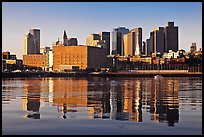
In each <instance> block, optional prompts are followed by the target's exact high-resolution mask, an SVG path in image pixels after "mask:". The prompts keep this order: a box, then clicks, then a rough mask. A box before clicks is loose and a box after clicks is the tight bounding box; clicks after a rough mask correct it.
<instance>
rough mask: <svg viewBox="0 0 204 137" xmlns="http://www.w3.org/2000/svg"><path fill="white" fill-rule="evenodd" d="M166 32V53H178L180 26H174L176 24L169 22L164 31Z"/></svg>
mask: <svg viewBox="0 0 204 137" xmlns="http://www.w3.org/2000/svg"><path fill="white" fill-rule="evenodd" d="M164 31H165V52H167V51H169V50H173V51H175V52H176V51H178V47H179V43H178V41H179V37H178V26H174V22H168V25H167V26H166V27H165V29H164Z"/></svg>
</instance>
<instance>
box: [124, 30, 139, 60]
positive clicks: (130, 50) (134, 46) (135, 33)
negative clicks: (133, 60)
mask: <svg viewBox="0 0 204 137" xmlns="http://www.w3.org/2000/svg"><path fill="white" fill-rule="evenodd" d="M123 39H124V56H128V55H130V56H134V55H140V54H141V53H142V28H140V27H139V28H134V29H132V30H130V32H129V33H127V34H125V35H124V36H123Z"/></svg>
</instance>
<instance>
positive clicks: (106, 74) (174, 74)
mask: <svg viewBox="0 0 204 137" xmlns="http://www.w3.org/2000/svg"><path fill="white" fill-rule="evenodd" d="M156 75H161V76H163V77H202V72H187V71H178V70H173V71H169V70H168V71H167V70H165V71H161V70H160V71H157V70H148V71H147V70H144V71H142V70H141V71H135V72H66V73H65V72H2V78H24V77H38V78H41V77H154V76H156Z"/></svg>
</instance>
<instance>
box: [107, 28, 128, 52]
mask: <svg viewBox="0 0 204 137" xmlns="http://www.w3.org/2000/svg"><path fill="white" fill-rule="evenodd" d="M128 32H129V29H126V28H125V27H119V28H115V29H113V31H112V46H111V52H110V54H111V55H117V54H119V55H121V56H123V55H124V42H123V36H124V34H127V33H128Z"/></svg>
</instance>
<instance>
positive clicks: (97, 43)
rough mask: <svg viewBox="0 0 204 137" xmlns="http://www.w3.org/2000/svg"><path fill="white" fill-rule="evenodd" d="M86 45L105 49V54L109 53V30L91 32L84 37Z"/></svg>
mask: <svg viewBox="0 0 204 137" xmlns="http://www.w3.org/2000/svg"><path fill="white" fill-rule="evenodd" d="M86 45H87V46H94V47H101V48H105V49H106V50H107V55H109V54H110V32H100V33H99V34H91V35H90V36H89V37H88V38H87V39H86Z"/></svg>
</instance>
